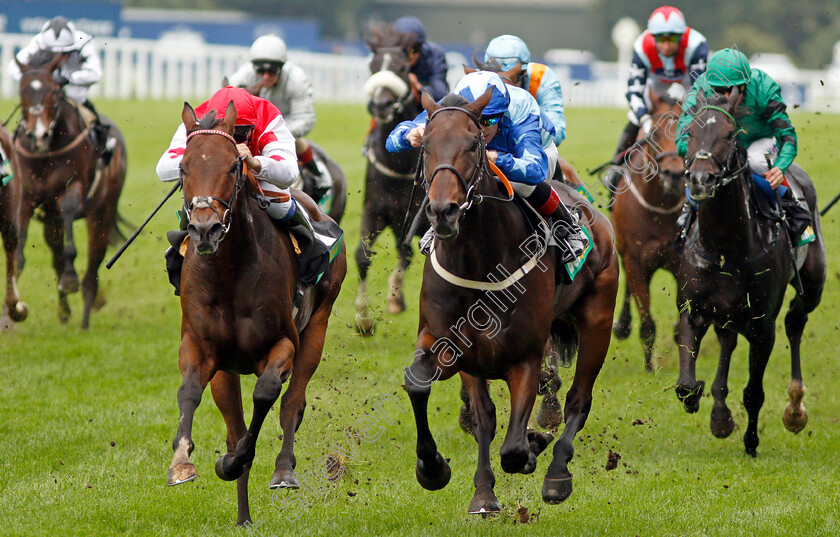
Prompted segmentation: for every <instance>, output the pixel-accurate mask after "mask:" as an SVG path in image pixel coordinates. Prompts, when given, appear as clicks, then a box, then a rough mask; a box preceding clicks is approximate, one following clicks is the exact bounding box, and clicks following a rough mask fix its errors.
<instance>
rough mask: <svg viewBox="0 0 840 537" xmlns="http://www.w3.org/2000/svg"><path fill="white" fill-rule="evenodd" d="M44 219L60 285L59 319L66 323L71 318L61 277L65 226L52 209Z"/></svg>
mask: <svg viewBox="0 0 840 537" xmlns="http://www.w3.org/2000/svg"><path fill="white" fill-rule="evenodd" d="M46 215H47V216H46V218H45V219H44V240H45V241H46V243H47V246H49V248H50V252H51V253H52V261H53V270H55V274H56V280H57V281H58V282H59V285H58V320H59V321H60V322H61V323H66V322H67V320H68V319H70V303H69V302H68V301H67V291H66V289H65V288H64V287H62V286H61V279H62V277H63V274H64V263H65V259H64V255H63V246H62V245H63V242H64V227H63V226H62V224H61V221H60V220H58V219H57V218H56V217H55V216H54V215H53V214H52V213H51V212H50V211H47V213H46Z"/></svg>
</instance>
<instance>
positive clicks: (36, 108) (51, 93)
mask: <svg viewBox="0 0 840 537" xmlns="http://www.w3.org/2000/svg"><path fill="white" fill-rule="evenodd" d="M26 75H39V76H41V78H43V76H42V75H46V77H47V78H50V79H51V78H52V74H51V73H50V72H48V71H47V70H45V69H31V70H29V71H27V72H26ZM26 75H24V76H26ZM51 85H52V88H51V89H49V90H48V91H47V92H46V93H45V95H44V97H43V98H42V99H41V102H39V103H38V104H36V105H33V106H21V107H20V110H21V113H22V114H26V115H28V114H34V115H35V116H36V117H37V116H40V115H41V114H43V113H44V112H46V111H47V110H55V114H53V118H52V120H51V121H50V124H49V125H48V126H47V138H52V136H53V133H54V132H55V126H56V124H57V123H58V119H59V114H60V112H61V102H62V100H64V99H65V97H64V92H63V91H62V89H61V86H60V85H58V84H55V83H53V84H51ZM53 97H55V104H44V101H46V100H47V99H52V98H53ZM21 125H23V115H22V116H21ZM82 127H84V125H82Z"/></svg>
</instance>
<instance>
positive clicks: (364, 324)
mask: <svg viewBox="0 0 840 537" xmlns="http://www.w3.org/2000/svg"><path fill="white" fill-rule="evenodd" d="M375 329H376V321H374V319H373V317H371V316H370V315H367V314H362V313H357V314H356V330H357V331H358V332H359V335H362V336H372V335H373V331H374V330H375Z"/></svg>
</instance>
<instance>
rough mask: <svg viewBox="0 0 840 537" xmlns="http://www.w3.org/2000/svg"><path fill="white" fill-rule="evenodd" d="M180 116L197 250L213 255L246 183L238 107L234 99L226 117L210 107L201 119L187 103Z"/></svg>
mask: <svg viewBox="0 0 840 537" xmlns="http://www.w3.org/2000/svg"><path fill="white" fill-rule="evenodd" d="M181 119H182V120H183V121H184V126H185V127H186V129H187V147H186V150H185V151H184V158H183V160H182V161H181V180H182V181H183V187H184V209H185V211H186V213H187V217H188V219H189V225H188V226H187V231H189V233H190V241H191V242H192V244H193V246H194V248H195V251H196V253H198V254H201V255H212V254H214V253H216V251H218V248H219V243H220V242H221V241H222V239H223V238H224V237H225V234H226V233H227V231H228V230H229V229H230V224H231V219H232V217H233V215H232V212H233V209H234V202H235V200H236V195H237V193H238V192H239V189H240V188H242V184H243V164H242V160H241V159H240V158H239V152H238V151H237V149H236V142H235V141H234V138H233V132H234V125H235V124H236V107H235V106H234V105H233V101H231V102H230V104H228V106H227V109H226V110H225V117H224V119H218V118H217V117H216V111H215V110H211V111H210V112H208V113H207V114H206V115H205V116H204V117H203V118H201V120H197V119H196V117H195V111H194V110H193V108H192V107H191V106H190V105H189V104H188V103H184V110H183V112H181Z"/></svg>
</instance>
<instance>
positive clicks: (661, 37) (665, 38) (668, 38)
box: [653, 34, 682, 43]
mask: <svg viewBox="0 0 840 537" xmlns="http://www.w3.org/2000/svg"><path fill="white" fill-rule="evenodd" d="M680 37H682V36H681V35H680V34H657V35H655V36H653V38H654V39H656V41H657V43H676V42H677V41H679V40H680Z"/></svg>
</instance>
